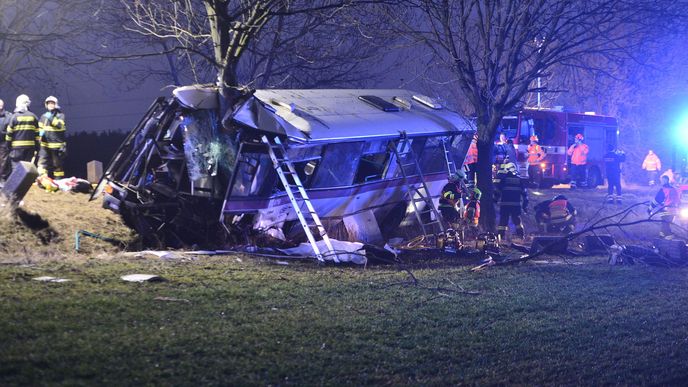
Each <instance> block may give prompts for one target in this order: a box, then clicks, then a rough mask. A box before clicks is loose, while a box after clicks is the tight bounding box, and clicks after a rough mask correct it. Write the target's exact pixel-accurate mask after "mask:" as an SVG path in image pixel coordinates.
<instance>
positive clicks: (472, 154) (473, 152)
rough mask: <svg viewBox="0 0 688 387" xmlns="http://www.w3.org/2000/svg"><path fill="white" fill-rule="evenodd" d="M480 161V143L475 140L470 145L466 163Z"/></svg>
mask: <svg viewBox="0 0 688 387" xmlns="http://www.w3.org/2000/svg"><path fill="white" fill-rule="evenodd" d="M477 162H478V144H477V143H476V142H475V141H471V145H470V146H469V147H468V153H466V159H465V160H464V162H463V163H464V164H466V165H469V164H475V163H477Z"/></svg>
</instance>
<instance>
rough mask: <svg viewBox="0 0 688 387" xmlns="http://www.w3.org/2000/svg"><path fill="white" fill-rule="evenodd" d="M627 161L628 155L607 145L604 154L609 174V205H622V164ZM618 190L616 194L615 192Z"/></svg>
mask: <svg viewBox="0 0 688 387" xmlns="http://www.w3.org/2000/svg"><path fill="white" fill-rule="evenodd" d="M624 161H626V154H625V153H624V152H623V151H621V150H617V149H614V145H612V144H609V145H607V153H605V154H604V166H605V170H606V173H607V203H616V204H621V163H623V162H624ZM615 190H616V194H615V193H614V191H615Z"/></svg>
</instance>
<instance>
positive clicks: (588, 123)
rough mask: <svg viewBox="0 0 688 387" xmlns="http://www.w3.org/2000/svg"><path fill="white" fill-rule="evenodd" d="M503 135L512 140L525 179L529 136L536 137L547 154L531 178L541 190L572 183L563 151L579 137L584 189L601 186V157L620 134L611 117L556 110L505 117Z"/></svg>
mask: <svg viewBox="0 0 688 387" xmlns="http://www.w3.org/2000/svg"><path fill="white" fill-rule="evenodd" d="M502 133H504V134H505V135H506V136H507V138H510V139H513V142H514V147H515V148H516V150H517V164H518V169H519V173H520V174H521V176H527V173H528V172H527V171H528V162H527V159H528V145H529V144H530V136H532V135H536V136H537V137H538V139H539V142H538V143H539V144H540V146H541V147H542V148H544V150H545V151H546V153H547V156H545V158H544V159H543V160H542V162H541V163H540V171H541V174H540V175H539V176H533V180H534V181H535V182H537V183H538V184H539V186H540V187H541V188H549V187H551V186H553V185H555V184H561V183H567V182H569V181H570V180H571V177H570V176H569V170H570V163H571V158H570V157H568V156H567V155H566V151H567V149H568V148H569V146H570V145H571V144H573V143H574V138H575V136H576V135H577V134H579V133H580V134H582V135H583V136H584V138H585V141H584V142H585V143H586V144H587V145H588V148H589V153H588V165H587V169H586V176H587V179H586V182H587V187H589V188H595V187H596V186H598V185H600V184H602V183H603V182H604V178H605V168H604V154H605V153H606V152H607V146H608V145H609V144H612V145H613V146H616V144H617V142H618V134H619V132H618V125H617V121H616V118H614V117H609V116H602V115H598V114H594V113H571V112H565V111H562V110H555V109H524V110H522V111H520V112H519V113H518V115H513V116H505V117H504V119H503V120H502ZM529 178H530V177H529Z"/></svg>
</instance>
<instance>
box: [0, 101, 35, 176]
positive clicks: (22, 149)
mask: <svg viewBox="0 0 688 387" xmlns="http://www.w3.org/2000/svg"><path fill="white" fill-rule="evenodd" d="M29 106H31V100H30V99H29V96H27V95H26V94H22V95H20V96H18V97H17V99H16V101H15V107H14V114H13V115H12V119H11V120H10V124H9V125H8V126H7V134H6V135H5V141H6V142H7V144H8V145H9V148H10V160H12V169H14V168H15V167H16V166H17V164H19V162H20V161H31V159H33V158H34V156H35V155H36V151H37V150H38V148H39V146H40V136H39V134H38V117H36V115H35V114H33V113H32V112H31V111H30V110H29Z"/></svg>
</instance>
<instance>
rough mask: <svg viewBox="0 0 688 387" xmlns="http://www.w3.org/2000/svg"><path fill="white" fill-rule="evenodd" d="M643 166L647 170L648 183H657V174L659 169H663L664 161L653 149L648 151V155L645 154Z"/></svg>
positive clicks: (651, 184)
mask: <svg viewBox="0 0 688 387" xmlns="http://www.w3.org/2000/svg"><path fill="white" fill-rule="evenodd" d="M642 168H643V169H644V170H646V171H647V179H648V184H649V185H650V186H653V185H655V181H656V180H657V175H658V174H659V171H660V170H662V162H661V161H660V160H659V157H658V156H657V155H656V154H655V152H653V151H652V149H650V150H649V151H647V156H645V160H643V166H642Z"/></svg>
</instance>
